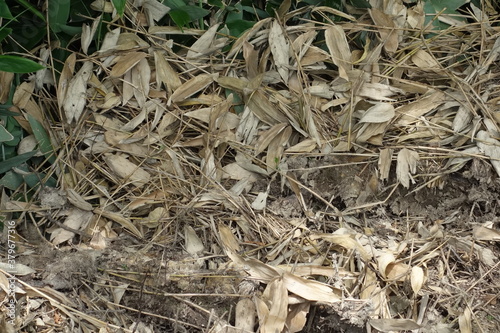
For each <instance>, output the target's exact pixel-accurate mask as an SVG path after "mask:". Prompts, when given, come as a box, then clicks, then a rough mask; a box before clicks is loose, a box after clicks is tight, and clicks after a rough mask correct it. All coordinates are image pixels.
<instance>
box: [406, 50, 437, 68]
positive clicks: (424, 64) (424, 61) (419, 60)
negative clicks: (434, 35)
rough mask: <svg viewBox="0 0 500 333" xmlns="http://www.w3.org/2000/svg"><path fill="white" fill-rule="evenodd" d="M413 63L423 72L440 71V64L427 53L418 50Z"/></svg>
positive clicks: (412, 58) (412, 59)
mask: <svg viewBox="0 0 500 333" xmlns="http://www.w3.org/2000/svg"><path fill="white" fill-rule="evenodd" d="M411 61H413V63H414V64H415V65H417V67H418V68H420V69H422V70H427V71H428V70H433V71H436V70H440V68H441V67H440V66H439V63H437V62H436V60H435V59H434V58H433V57H432V56H431V55H430V54H429V53H428V52H427V51H424V50H418V51H417V52H416V53H415V54H414V55H413V56H412V57H411Z"/></svg>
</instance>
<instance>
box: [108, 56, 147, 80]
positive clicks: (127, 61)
mask: <svg viewBox="0 0 500 333" xmlns="http://www.w3.org/2000/svg"><path fill="white" fill-rule="evenodd" d="M147 56H148V54H147V53H144V52H129V53H127V54H125V55H124V56H120V57H118V59H117V60H116V64H115V65H114V66H113V68H112V69H111V72H110V73H109V77H110V78H117V77H121V76H122V75H123V74H125V73H126V72H128V71H129V70H131V69H132V68H133V67H134V66H135V65H137V64H138V63H139V61H141V60H142V59H144V58H146V57H147Z"/></svg>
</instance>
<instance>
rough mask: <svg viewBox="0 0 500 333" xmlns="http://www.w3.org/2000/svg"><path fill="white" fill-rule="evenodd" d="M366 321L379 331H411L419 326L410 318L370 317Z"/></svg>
mask: <svg viewBox="0 0 500 333" xmlns="http://www.w3.org/2000/svg"><path fill="white" fill-rule="evenodd" d="M368 323H369V324H370V325H371V326H372V327H373V328H375V329H377V330H379V331H380V332H391V331H411V330H417V329H419V328H420V327H421V326H420V325H419V324H417V323H416V322H415V321H413V320H411V319H391V318H383V319H370V321H369V322H368Z"/></svg>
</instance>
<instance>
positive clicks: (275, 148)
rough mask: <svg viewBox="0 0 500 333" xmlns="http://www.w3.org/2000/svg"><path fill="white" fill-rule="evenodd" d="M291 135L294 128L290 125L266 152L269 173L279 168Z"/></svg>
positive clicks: (272, 142)
mask: <svg viewBox="0 0 500 333" xmlns="http://www.w3.org/2000/svg"><path fill="white" fill-rule="evenodd" d="M291 135H292V128H291V127H290V126H287V127H285V129H284V130H283V131H282V132H281V133H279V134H278V135H277V136H276V137H275V138H274V140H272V141H271V143H270V144H269V147H268V149H267V154H266V165H267V173H268V174H271V173H273V172H275V171H276V170H278V169H279V166H280V161H281V158H282V157H283V152H284V150H285V145H286V144H287V143H288V140H289V139H290V136H291Z"/></svg>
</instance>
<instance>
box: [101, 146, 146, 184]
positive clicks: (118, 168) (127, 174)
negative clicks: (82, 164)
mask: <svg viewBox="0 0 500 333" xmlns="http://www.w3.org/2000/svg"><path fill="white" fill-rule="evenodd" d="M104 162H106V164H107V165H108V166H109V167H110V169H111V171H113V173H114V174H115V175H117V176H118V177H120V178H121V179H123V180H124V181H127V182H131V183H132V184H134V185H135V186H137V187H141V186H144V185H145V184H147V183H148V182H149V179H150V178H151V175H150V174H149V173H148V172H147V171H146V170H144V169H142V168H141V167H139V166H138V165H136V164H134V163H132V162H130V161H129V160H128V159H126V158H125V157H123V156H122V155H115V154H107V155H106V156H104Z"/></svg>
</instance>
